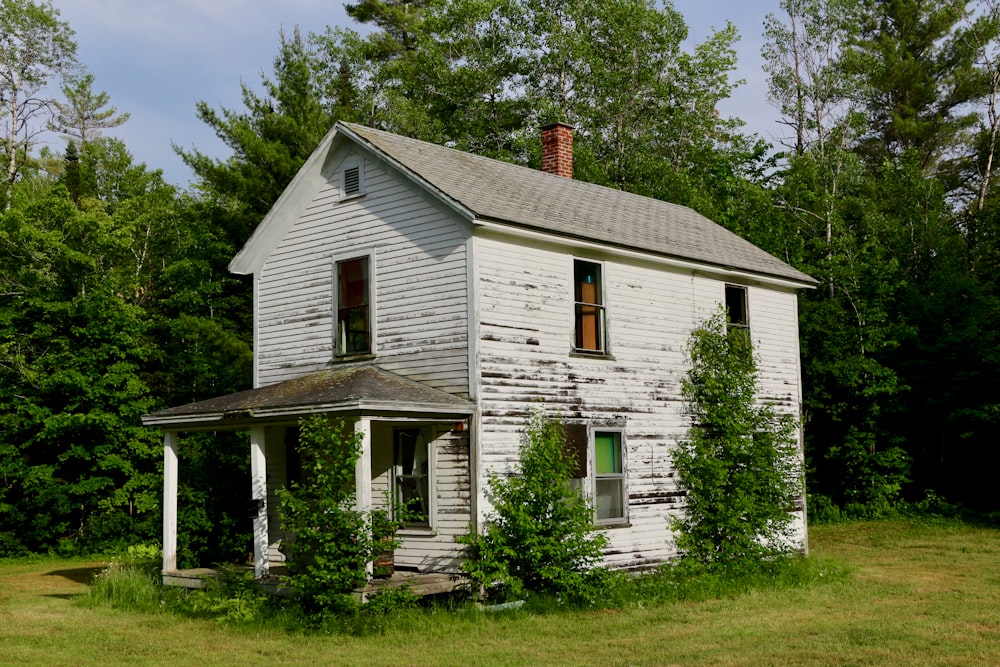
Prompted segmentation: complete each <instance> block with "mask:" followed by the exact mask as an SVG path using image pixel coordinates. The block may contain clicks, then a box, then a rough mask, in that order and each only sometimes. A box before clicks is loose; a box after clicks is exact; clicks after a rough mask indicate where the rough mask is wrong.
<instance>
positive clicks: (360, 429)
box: [354, 417, 374, 578]
mask: <svg viewBox="0 0 1000 667" xmlns="http://www.w3.org/2000/svg"><path fill="white" fill-rule="evenodd" d="M371 421H372V420H371V419H370V418H368V417H361V418H360V419H358V421H356V422H354V432H355V433H359V434H360V435H361V453H360V456H358V461H357V463H355V464H354V491H355V492H354V504H355V509H356V510H357V511H359V512H370V511H371V508H372V429H371ZM366 568H367V570H368V576H369V578H371V576H372V574H373V573H374V564H373V563H372V562H371V561H369V562H368V564H367V565H366Z"/></svg>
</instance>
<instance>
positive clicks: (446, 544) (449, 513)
mask: <svg viewBox="0 0 1000 667" xmlns="http://www.w3.org/2000/svg"><path fill="white" fill-rule="evenodd" d="M395 426H398V427H403V428H419V429H421V432H422V436H423V437H424V438H425V439H426V440H427V443H428V452H429V453H430V457H429V458H430V461H431V475H430V479H431V484H432V487H431V496H432V499H431V513H432V518H431V527H430V530H416V529H412V530H405V529H404V530H402V531H401V532H400V534H399V538H400V540H401V545H400V547H399V548H398V549H397V550H396V552H395V566H396V567H397V568H400V569H407V570H416V571H419V572H458V571H459V569H460V559H461V553H462V549H463V547H462V546H461V545H460V544H458V543H457V542H456V541H455V538H456V537H458V536H459V535H465V534H467V533H468V532H469V523H470V521H471V520H472V510H471V497H472V494H471V491H470V488H471V480H470V473H469V433H468V431H452V430H451V427H452V425H451V424H441V423H420V422H387V421H373V422H372V453H371V456H372V466H371V469H372V493H371V497H372V504H373V506H375V507H385V501H386V498H387V497H390V496H389V494H391V493H392V492H393V489H392V474H393V473H392V470H393V452H392V443H393V427H395ZM266 439H267V440H266V442H267V446H266V451H267V517H268V542H269V549H268V559H269V561H270V562H272V563H279V562H283V561H284V560H285V554H283V553H282V552H281V551H280V548H279V547H280V541H281V540H282V539H286V538H290V537H292V534H291V533H289V532H286V531H284V530H283V528H282V526H281V521H280V516H279V512H278V505H279V503H278V498H277V490H278V489H280V488H282V487H284V486H285V485H286V484H287V482H288V472H287V468H286V462H287V460H288V457H287V438H286V428H285V427H283V426H269V427H268V428H267V430H266Z"/></svg>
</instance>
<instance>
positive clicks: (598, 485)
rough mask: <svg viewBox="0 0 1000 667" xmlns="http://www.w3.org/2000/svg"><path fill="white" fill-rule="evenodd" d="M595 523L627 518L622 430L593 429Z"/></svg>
mask: <svg viewBox="0 0 1000 667" xmlns="http://www.w3.org/2000/svg"><path fill="white" fill-rule="evenodd" d="M591 443H592V448H593V452H594V522H595V523H619V522H622V521H624V520H625V508H626V502H625V466H624V456H623V454H624V451H623V449H622V433H621V431H596V430H595V431H594V432H593V435H592V437H591Z"/></svg>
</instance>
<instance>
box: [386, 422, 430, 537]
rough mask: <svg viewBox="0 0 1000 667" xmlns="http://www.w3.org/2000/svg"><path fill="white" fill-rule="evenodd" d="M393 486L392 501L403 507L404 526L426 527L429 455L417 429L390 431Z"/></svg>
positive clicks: (428, 521) (428, 503) (428, 493)
mask: <svg viewBox="0 0 1000 667" xmlns="http://www.w3.org/2000/svg"><path fill="white" fill-rule="evenodd" d="M393 440H394V443H393V470H394V474H393V487H394V494H395V500H396V502H397V503H398V504H399V505H400V506H401V507H404V508H406V510H407V518H406V520H405V521H404V522H403V527H404V528H430V525H431V523H430V516H431V503H430V457H429V456H428V453H429V452H428V450H427V440H426V438H424V437H422V436H421V433H420V429H412V428H408V429H397V430H396V431H395V432H394V434H393Z"/></svg>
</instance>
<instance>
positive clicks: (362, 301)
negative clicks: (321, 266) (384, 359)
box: [336, 257, 372, 356]
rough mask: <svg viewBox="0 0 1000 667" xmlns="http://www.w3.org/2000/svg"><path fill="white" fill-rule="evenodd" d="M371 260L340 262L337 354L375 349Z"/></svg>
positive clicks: (366, 352) (364, 352)
mask: <svg viewBox="0 0 1000 667" xmlns="http://www.w3.org/2000/svg"><path fill="white" fill-rule="evenodd" d="M368 262H369V258H368V257H357V258H355V259H348V260H344V261H340V262H337V333H336V337H337V340H336V347H337V355H338V356H347V355H352V354H370V353H371V351H372V343H371V309H370V307H369V306H370V303H369V302H370V299H371V285H370V281H369V270H368V268H369V267H368Z"/></svg>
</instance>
